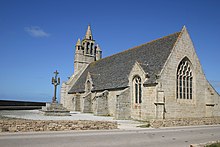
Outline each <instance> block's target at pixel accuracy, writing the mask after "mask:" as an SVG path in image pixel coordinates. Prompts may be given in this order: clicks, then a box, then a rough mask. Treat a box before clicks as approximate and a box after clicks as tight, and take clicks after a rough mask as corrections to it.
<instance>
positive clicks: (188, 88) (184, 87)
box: [176, 58, 193, 99]
mask: <svg viewBox="0 0 220 147" xmlns="http://www.w3.org/2000/svg"><path fill="white" fill-rule="evenodd" d="M176 77H177V78H176V97H177V99H192V86H193V85H192V82H193V80H192V79H193V76H192V68H191V63H190V61H189V60H188V59H187V58H184V59H183V60H182V61H181V62H180V64H179V66H178V68H177V76H176Z"/></svg>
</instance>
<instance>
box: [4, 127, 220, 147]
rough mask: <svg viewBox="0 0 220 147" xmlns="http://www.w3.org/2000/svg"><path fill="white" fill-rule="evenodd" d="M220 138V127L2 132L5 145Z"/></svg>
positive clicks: (180, 146) (101, 145) (164, 143)
mask: <svg viewBox="0 0 220 147" xmlns="http://www.w3.org/2000/svg"><path fill="white" fill-rule="evenodd" d="M219 139H220V126H199V127H179V128H162V129H145V130H130V131H121V130H114V131H78V132H40V133H0V146H1V147H5V146H6V147H15V146H16V147H30V146H31V147H37V146H47V147H69V146H71V147H134V146H135V147H148V146H149V147H160V146H161V147H187V146H189V145H190V144H192V143H203V142H208V141H216V140H219Z"/></svg>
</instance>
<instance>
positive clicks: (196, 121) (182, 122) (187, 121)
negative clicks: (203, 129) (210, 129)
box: [150, 117, 220, 128]
mask: <svg viewBox="0 0 220 147" xmlns="http://www.w3.org/2000/svg"><path fill="white" fill-rule="evenodd" d="M217 124H220V117H204V118H179V119H155V120H152V121H150V126H151V127H153V128H160V127H175V126H197V125H217Z"/></svg>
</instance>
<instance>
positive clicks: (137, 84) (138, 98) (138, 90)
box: [133, 76, 142, 104]
mask: <svg viewBox="0 0 220 147" xmlns="http://www.w3.org/2000/svg"><path fill="white" fill-rule="evenodd" d="M133 84H134V98H135V103H136V104H140V103H142V87H141V78H140V77H139V76H136V77H135V78H134V80H133Z"/></svg>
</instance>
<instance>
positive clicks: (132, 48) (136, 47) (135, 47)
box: [90, 31, 181, 64]
mask: <svg viewBox="0 0 220 147" xmlns="http://www.w3.org/2000/svg"><path fill="white" fill-rule="evenodd" d="M175 34H179V35H180V34H181V31H179V32H175V33H172V34H169V35H166V36H163V37H160V38H157V39H154V40H151V41H149V42H145V43H143V44H141V45H137V46H134V47H131V48H128V49H126V50H123V51H121V52H118V53H115V54H112V55H110V56H107V57H104V58H102V59H100V60H105V59H106V58H110V57H112V56H115V55H118V54H123V53H125V52H127V51H130V50H135V49H138V48H140V47H142V46H145V45H147V44H150V43H153V42H156V41H158V40H160V39H165V38H167V37H170V36H172V35H175ZM179 35H178V36H179ZM100 60H97V61H94V62H98V61H100ZM94 62H92V63H94ZM92 63H90V64H92Z"/></svg>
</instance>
